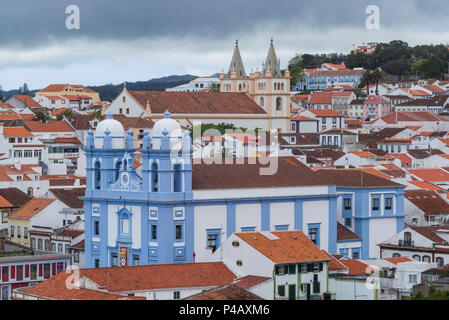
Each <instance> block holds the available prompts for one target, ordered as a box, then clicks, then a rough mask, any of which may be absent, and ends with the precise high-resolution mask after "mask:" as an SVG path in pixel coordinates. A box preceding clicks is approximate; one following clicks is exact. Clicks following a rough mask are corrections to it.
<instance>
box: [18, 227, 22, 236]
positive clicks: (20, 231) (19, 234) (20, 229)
mask: <svg viewBox="0 0 449 320" xmlns="http://www.w3.org/2000/svg"><path fill="white" fill-rule="evenodd" d="M21 238H22V227H21V226H17V239H21Z"/></svg>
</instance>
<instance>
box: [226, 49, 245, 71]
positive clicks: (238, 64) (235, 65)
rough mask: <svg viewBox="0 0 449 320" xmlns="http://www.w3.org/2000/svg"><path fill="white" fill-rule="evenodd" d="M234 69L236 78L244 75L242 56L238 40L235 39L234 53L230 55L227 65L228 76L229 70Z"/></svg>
mask: <svg viewBox="0 0 449 320" xmlns="http://www.w3.org/2000/svg"><path fill="white" fill-rule="evenodd" d="M233 71H235V72H236V75H237V77H238V78H243V77H246V73H245V67H244V66H243V61H242V57H241V56H240V50H239V41H238V40H235V48H234V54H233V55H232V60H231V64H230V66H229V71H228V78H230V77H231V72H233Z"/></svg>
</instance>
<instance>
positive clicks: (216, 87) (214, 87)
mask: <svg viewBox="0 0 449 320" xmlns="http://www.w3.org/2000/svg"><path fill="white" fill-rule="evenodd" d="M209 90H210V91H212V92H220V84H219V83H212V84H211V85H210V88H209Z"/></svg>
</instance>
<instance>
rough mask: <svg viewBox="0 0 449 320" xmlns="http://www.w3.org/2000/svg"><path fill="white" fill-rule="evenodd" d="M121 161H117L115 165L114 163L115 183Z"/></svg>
mask: <svg viewBox="0 0 449 320" xmlns="http://www.w3.org/2000/svg"><path fill="white" fill-rule="evenodd" d="M121 163H122V162H121V161H117V162H116V163H115V181H117V179H118V175H119V172H120V165H121Z"/></svg>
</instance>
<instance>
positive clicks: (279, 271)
mask: <svg viewBox="0 0 449 320" xmlns="http://www.w3.org/2000/svg"><path fill="white" fill-rule="evenodd" d="M275 270H276V274H277V275H284V274H285V272H286V270H285V266H284V265H282V264H281V265H277V266H276V267H275Z"/></svg>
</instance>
